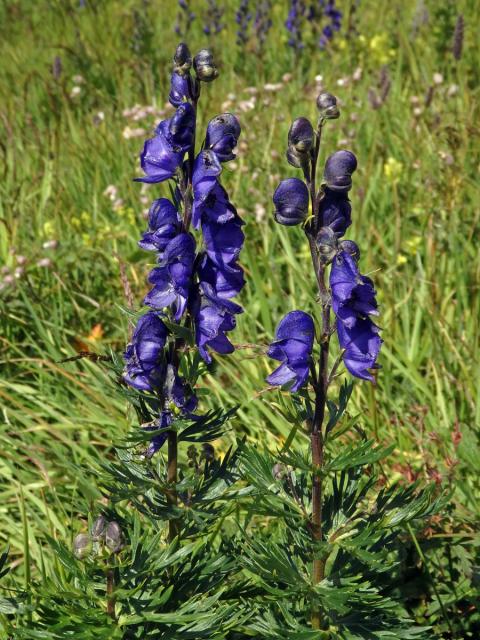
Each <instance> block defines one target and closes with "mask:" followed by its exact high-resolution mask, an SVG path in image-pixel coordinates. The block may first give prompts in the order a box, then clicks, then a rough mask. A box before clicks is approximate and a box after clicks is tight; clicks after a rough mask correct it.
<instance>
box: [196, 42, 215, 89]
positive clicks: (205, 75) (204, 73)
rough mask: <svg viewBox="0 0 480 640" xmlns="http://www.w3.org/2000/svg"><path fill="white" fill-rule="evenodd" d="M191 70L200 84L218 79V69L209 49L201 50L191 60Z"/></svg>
mask: <svg viewBox="0 0 480 640" xmlns="http://www.w3.org/2000/svg"><path fill="white" fill-rule="evenodd" d="M193 68H194V69H195V73H196V74H197V78H198V79H199V80H200V81H202V82H212V80H215V78H217V77H218V69H217V67H216V66H215V62H214V61H213V55H212V52H211V51H210V50H209V49H201V50H200V51H199V52H198V53H197V55H196V56H195V57H194V59H193Z"/></svg>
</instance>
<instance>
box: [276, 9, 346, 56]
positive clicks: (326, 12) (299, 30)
mask: <svg viewBox="0 0 480 640" xmlns="http://www.w3.org/2000/svg"><path fill="white" fill-rule="evenodd" d="M308 25H309V26H310V29H311V31H312V32H313V34H314V35H315V36H316V44H317V46H318V47H319V48H320V49H325V47H326V46H327V44H328V43H329V41H330V40H331V39H332V38H333V36H334V34H335V32H337V31H339V30H340V29H341V26H342V12H341V11H339V10H338V9H337V8H336V7H335V0H317V1H316V2H311V3H310V4H309V5H307V3H306V2H305V0H290V9H289V12H288V17H287V20H286V22H285V26H286V28H287V30H288V31H289V39H288V44H289V46H291V47H292V48H294V49H296V50H297V51H301V50H302V49H304V48H305V45H306V38H305V36H306V35H307V34H306V33H305V30H306V27H307V26H308ZM322 25H323V26H322ZM319 32H320V35H318V33H319Z"/></svg>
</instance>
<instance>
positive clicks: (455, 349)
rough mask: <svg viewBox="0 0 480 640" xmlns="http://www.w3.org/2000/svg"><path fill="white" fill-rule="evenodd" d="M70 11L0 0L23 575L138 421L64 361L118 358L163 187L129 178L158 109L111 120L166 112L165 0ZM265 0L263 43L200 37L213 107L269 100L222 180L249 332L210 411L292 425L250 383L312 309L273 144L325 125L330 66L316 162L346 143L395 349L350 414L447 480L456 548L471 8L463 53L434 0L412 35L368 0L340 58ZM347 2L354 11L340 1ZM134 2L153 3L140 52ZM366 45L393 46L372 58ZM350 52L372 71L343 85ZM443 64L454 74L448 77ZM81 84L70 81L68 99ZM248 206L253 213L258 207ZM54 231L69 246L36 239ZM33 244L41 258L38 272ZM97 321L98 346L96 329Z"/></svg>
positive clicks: (355, 63) (477, 269)
mask: <svg viewBox="0 0 480 640" xmlns="http://www.w3.org/2000/svg"><path fill="white" fill-rule="evenodd" d="M78 4H79V3H77V2H73V0H72V1H71V2H61V1H60V0H57V1H56V2H31V1H28V0H18V1H16V2H8V3H2V5H1V6H0V24H1V25H2V26H0V36H1V39H0V43H1V44H0V55H1V57H0V87H1V89H2V90H1V94H2V100H1V103H0V153H1V157H2V163H1V173H2V175H1V180H0V261H1V262H2V264H4V265H6V266H7V267H9V268H10V270H11V271H13V270H14V269H15V268H16V266H18V262H17V260H18V256H25V258H26V264H25V267H24V273H23V274H22V275H21V277H19V278H18V279H17V280H16V281H15V284H14V285H10V286H5V287H4V288H3V289H2V291H1V292H0V321H1V338H0V362H1V365H2V367H1V370H2V373H1V379H0V398H1V401H0V406H1V421H0V443H1V444H0V447H1V451H2V456H1V459H0V486H1V487H2V488H1V490H0V497H1V500H0V522H1V526H0V546H1V547H4V546H6V545H7V544H8V545H10V561H11V564H12V568H13V576H14V580H16V581H17V582H18V584H19V585H20V584H22V583H23V584H25V583H26V582H27V583H28V582H29V581H30V579H31V578H37V577H38V576H39V575H41V574H43V573H45V572H47V573H48V567H49V566H51V564H52V563H55V562H57V560H56V559H55V557H54V556H53V555H52V554H51V551H50V550H49V548H48V545H46V536H52V537H54V538H59V539H61V540H64V541H68V540H69V539H71V538H72V537H73V535H74V534H75V533H76V532H77V531H78V530H79V529H80V528H81V526H82V521H85V520H86V518H87V511H88V506H89V505H90V504H93V503H94V502H95V501H97V500H99V499H101V495H100V492H99V490H98V488H97V486H96V469H97V468H98V464H99V463H100V462H101V461H102V460H104V459H105V457H106V456H109V455H111V453H112V448H113V446H114V445H115V444H116V443H117V444H118V442H119V441H120V440H121V439H122V437H123V436H124V435H125V434H126V432H127V430H128V428H129V425H130V424H133V416H132V415H130V414H129V413H128V412H127V408H126V406H125V405H124V403H123V402H121V401H119V400H118V396H116V395H115V392H114V389H113V385H112V382H111V380H110V379H109V377H108V374H107V373H106V372H105V371H104V370H103V369H102V368H101V366H100V365H98V364H96V363H93V362H89V361H85V360H82V361H76V362H69V363H63V364H61V363H59V361H60V360H62V359H64V358H67V357H69V356H72V355H74V354H75V353H76V351H75V346H76V345H77V349H78V348H79V347H78V343H79V341H82V342H87V344H89V346H90V348H91V349H92V350H93V351H95V352H98V353H104V352H108V350H109V349H113V350H114V351H116V352H121V350H122V349H123V346H124V344H125V342H126V339H127V335H128V322H127V320H126V317H125V315H124V313H123V312H122V307H123V306H126V304H127V302H126V299H125V294H124V290H123V286H122V281H121V276H120V264H123V265H125V268H126V275H127V278H128V280H129V282H130V285H131V288H132V291H133V295H134V297H135V300H136V301H137V302H139V301H140V300H141V298H142V294H143V293H144V292H145V290H146V281H145V276H146V273H147V271H148V260H149V257H148V256H147V255H146V254H144V253H143V252H141V251H140V250H139V249H138V248H137V246H136V241H137V238H138V236H139V234H140V232H141V231H142V230H143V228H144V224H145V223H144V219H143V215H142V210H143V209H144V208H145V205H144V204H142V202H141V200H140V197H141V195H147V196H148V197H149V198H151V196H152V194H153V193H155V194H158V193H163V192H164V191H163V190H164V189H165V187H162V186H160V187H157V188H154V189H151V190H149V191H148V193H147V194H145V193H143V192H142V190H141V187H140V186H139V184H137V183H134V182H133V181H132V178H133V177H134V176H136V175H139V165H138V152H139V150H140V148H141V146H142V144H143V137H139V138H133V139H125V138H124V137H123V135H122V132H123V131H124V129H125V127H126V126H127V125H128V126H130V127H132V128H134V127H143V128H145V129H146V131H147V132H149V131H151V129H152V127H153V125H154V122H155V118H152V117H149V118H146V119H145V120H142V121H141V122H138V123H135V122H132V121H131V120H129V119H127V118H125V117H124V116H123V115H122V112H123V110H124V109H126V108H131V107H132V106H133V105H134V104H136V103H139V104H142V105H152V104H153V105H155V106H156V107H157V108H158V109H161V108H163V107H164V103H165V101H166V97H167V94H168V89H167V86H168V71H169V68H170V59H171V55H172V51H173V49H174V47H175V45H176V42H177V37H176V35H175V34H174V33H173V29H172V20H171V16H172V15H173V13H174V11H173V6H174V4H175V3H174V2H173V0H169V1H168V2H167V1H166V0H158V1H157V2H154V1H152V2H150V3H149V5H148V7H147V8H146V9H145V8H142V7H143V4H142V3H141V2H140V1H138V2H134V1H133V0H130V1H128V2H119V1H117V0H107V1H105V2H102V3H98V4H97V3H94V4H96V6H97V8H96V9H94V8H93V7H89V8H85V9H80V8H79V6H78ZM274 4H275V15H274V19H275V26H274V33H275V34H276V35H275V37H274V38H273V39H271V40H270V41H269V42H270V45H269V46H267V48H266V50H265V52H264V53H263V54H262V55H261V56H258V55H256V53H255V52H254V51H253V50H247V51H246V52H242V51H241V50H239V49H238V48H237V47H234V46H232V41H233V38H232V27H230V32H229V34H227V33H222V34H220V35H219V36H218V37H217V38H216V39H213V40H212V41H211V43H210V44H212V46H213V47H214V49H215V51H216V53H217V55H218V56H219V58H220V59H221V61H222V66H221V76H220V79H219V80H218V81H217V82H215V83H213V84H212V85H211V86H208V87H207V88H206V89H205V93H206V94H207V95H208V99H203V100H202V118H203V121H204V122H206V121H208V119H209V118H210V117H212V116H213V115H215V114H216V113H218V112H219V111H220V110H221V109H222V103H223V102H224V101H225V100H227V95H228V94H234V97H232V99H231V100H230V101H231V105H230V106H229V107H228V108H229V110H232V111H234V112H235V111H238V103H239V101H241V100H246V99H247V98H249V94H248V93H247V92H245V88H247V87H251V86H255V87H258V88H259V92H258V95H257V102H256V108H255V109H253V110H249V111H245V112H240V114H239V115H240V117H241V122H242V128H243V133H242V139H243V141H244V145H243V146H242V149H241V152H240V154H239V157H238V160H237V161H236V165H237V168H236V169H235V170H230V169H226V170H225V171H224V180H225V183H226V185H227V186H228V189H229V191H230V193H231V196H232V200H233V202H234V203H235V205H236V206H237V207H238V208H239V209H241V210H242V211H243V212H244V213H243V217H244V219H245V222H246V227H245V233H246V245H245V250H244V253H243V258H242V263H243V266H244V267H245V271H246V275H247V282H248V286H247V287H246V289H245V291H244V293H243V294H242V300H241V302H242V304H243V306H244V308H245V313H244V315H243V316H242V317H241V318H240V320H239V325H238V329H237V331H236V333H235V336H234V341H235V342H236V343H237V344H239V345H247V346H244V347H242V348H241V349H239V350H238V351H237V352H236V353H235V354H234V355H233V356H231V357H228V358H218V359H217V364H216V367H215V368H216V371H215V375H212V376H210V377H209V378H208V386H209V388H210V389H211V392H212V393H211V397H209V398H206V399H205V407H207V406H209V405H210V406H213V405H214V404H215V403H218V402H220V403H222V404H224V405H225V406H231V405H233V404H235V403H240V409H239V412H238V418H237V419H236V420H235V422H234V425H233V427H234V434H232V435H231V437H232V438H233V437H234V435H235V436H236V437H241V436H243V435H244V434H247V435H248V437H249V439H250V441H251V442H254V443H259V444H260V445H264V444H269V445H271V444H273V443H275V441H278V442H280V441H281V440H282V439H285V438H286V437H287V436H288V433H289V430H290V425H289V424H288V423H286V422H285V420H284V419H283V417H282V413H281V411H282V409H281V405H280V403H279V396H278V393H277V392H265V393H261V392H262V391H263V390H264V389H265V385H266V383H265V382H264V379H265V376H266V374H267V373H268V371H269V367H271V362H270V363H269V362H268V361H267V359H266V358H265V357H264V356H263V353H264V350H265V346H266V345H267V343H268V341H269V340H270V339H271V337H272V335H273V331H274V328H275V324H276V323H277V321H278V320H279V318H280V317H281V315H283V314H284V313H285V312H287V311H288V310H291V309H294V308H303V309H305V310H308V311H310V312H315V304H314V301H313V297H312V291H313V290H314V277H313V274H312V273H310V272H309V269H310V267H309V260H308V256H307V254H306V252H305V248H304V243H303V242H302V233H301V230H299V229H285V228H280V227H279V226H278V225H275V223H274V221H273V218H272V215H271V209H272V206H271V195H272V193H273V190H274V188H275V186H276V184H277V183H278V181H279V179H280V178H281V177H286V176H289V175H294V170H293V169H292V168H291V167H289V165H288V164H287V162H286V160H285V159H284V148H285V141H286V133H287V131H288V127H289V123H290V121H291V119H292V118H294V117H297V116H299V115H309V116H311V117H315V104H314V97H315V76H316V75H318V74H321V75H322V76H323V83H324V85H325V87H327V88H329V89H330V90H331V91H333V92H334V93H336V95H338V97H339V98H340V100H341V103H342V116H341V118H340V120H338V121H336V122H334V123H331V124H329V125H328V127H327V130H326V133H325V136H324V141H323V145H324V146H323V149H324V151H323V158H325V156H326V154H329V153H331V152H332V151H334V150H335V149H336V147H337V145H339V144H341V145H342V146H345V144H346V143H345V142H344V140H345V138H347V139H348V147H349V148H351V149H352V150H353V151H354V152H355V153H356V155H357V157H358V160H359V169H358V172H357V174H356V175H355V180H354V188H353V190H352V195H351V199H352V206H353V220H354V222H353V226H352V228H351V230H350V231H349V234H348V236H349V237H351V238H355V239H356V240H357V241H358V244H359V245H360V247H361V248H362V252H363V257H362V264H363V269H364V271H366V272H372V273H373V274H374V278H375V283H376V286H377V290H378V292H379V297H380V303H381V310H382V316H381V325H382V327H383V338H384V340H385V344H384V348H383V351H382V357H381V365H382V369H381V371H380V374H379V380H378V386H377V387H376V388H374V389H373V388H371V387H370V386H367V385H361V384H358V385H356V388H355V391H354V407H352V408H351V413H352V414H355V413H361V425H362V427H363V428H364V429H365V430H366V431H367V432H368V433H372V434H375V435H376V436H377V437H378V439H379V440H380V441H382V442H385V443H392V442H393V443H395V445H396V446H395V450H394V453H393V454H392V455H391V457H390V459H389V467H388V469H387V470H386V472H387V474H388V475H389V477H392V478H393V477H402V478H404V479H405V481H408V478H409V477H410V476H415V477H417V476H418V477H419V478H421V479H422V480H424V481H431V480H432V479H434V478H437V479H438V480H439V481H441V482H442V484H443V485H445V486H448V487H451V488H452V490H453V492H454V493H453V505H454V510H453V511H452V512H450V513H449V514H445V515H444V517H442V519H441V522H440V523H439V524H438V527H437V530H436V533H437V534H438V535H439V536H440V535H445V534H448V535H452V536H453V539H454V540H455V536H463V535H467V536H468V535H471V533H472V530H473V523H474V522H475V520H476V518H477V517H478V511H479V507H478V500H479V496H480V491H479V489H480V487H479V481H478V459H479V453H480V451H479V446H478V427H479V422H480V385H479V384H478V380H479V377H480V360H479V358H480V340H479V338H480V336H479V328H478V327H479V322H478V318H479V317H480V296H479V282H480V261H479V259H478V240H477V239H478V231H479V219H480V209H479V206H478V203H479V202H480V193H479V183H478V166H479V165H478V157H479V156H478V149H479V137H478V134H479V129H478V122H479V121H480V112H479V111H480V110H479V107H478V104H479V89H478V87H479V86H480V85H479V80H480V78H479V71H478V70H479V69H480V53H479V49H478V46H477V45H476V42H475V34H476V33H478V27H479V23H478V15H477V11H476V5H475V3H474V2H473V1H467V0H465V1H463V2H460V3H458V8H457V9H456V11H458V12H459V13H460V12H462V13H463V14H464V16H465V24H466V29H465V42H464V48H463V56H462V58H461V59H460V60H459V61H455V60H454V58H453V56H452V54H451V28H452V19H451V17H450V18H449V12H448V11H443V8H444V5H445V7H446V6H447V5H448V3H447V2H445V3H443V2H438V3H437V2H433V1H432V2H429V3H427V4H428V8H429V13H430V17H429V22H428V23H427V24H424V25H423V26H420V27H419V30H418V32H417V33H416V35H413V27H412V23H413V21H414V16H415V7H416V5H417V3H415V2H413V0H410V1H408V2H399V1H397V2H392V3H387V4H388V6H387V4H385V6H383V5H382V16H381V19H380V20H379V16H378V4H377V3H374V2H367V1H366V0H365V2H362V3H360V5H359V8H358V10H357V12H356V14H355V17H354V20H355V25H356V28H357V29H358V33H359V34H360V35H359V36H355V35H352V36H351V37H350V38H347V39H343V38H337V40H336V41H335V43H334V45H333V47H332V48H331V50H328V51H325V52H318V51H316V52H314V53H313V54H312V55H305V56H303V57H302V58H300V59H299V60H296V59H295V57H294V55H293V53H292V51H291V50H290V49H289V48H288V47H287V46H286V42H285V38H286V36H285V34H284V30H283V29H282V24H281V23H282V20H283V19H284V14H285V6H283V5H284V3H274ZM340 4H341V6H343V8H344V10H345V11H346V12H347V13H348V10H349V6H350V4H349V3H348V2H344V3H340ZM233 5H234V3H233V2H229V3H228V9H227V11H228V16H229V22H230V23H232V21H233V15H232V14H233ZM285 5H286V3H285ZM134 9H137V10H138V11H140V12H142V11H146V12H147V14H146V20H145V25H144V31H143V39H142V40H141V42H140V45H139V47H140V48H139V49H138V48H137V50H134V48H133V33H134V19H133V11H134ZM442 11H443V12H442ZM450 13H451V12H450ZM455 16H456V14H455V12H453V20H454V19H455ZM199 22H200V21H199V20H197V22H196V23H194V26H193V28H192V32H191V37H190V36H189V42H190V43H191V47H192V49H195V48H199V47H200V46H203V45H205V44H208V42H207V40H206V38H205V37H204V36H203V34H202V32H201V28H200V24H199ZM377 36H380V38H383V39H384V40H381V39H380V45H381V46H380V49H379V48H378V46H376V45H378V38H377V39H376V37H377ZM382 43H383V44H382ZM55 56H59V57H60V58H61V62H62V67H63V71H62V74H61V76H60V78H59V79H58V80H56V79H55V78H54V77H53V75H52V72H51V67H52V64H53V61H54V58H55ZM385 63H388V64H387V67H386V68H387V69H388V74H389V78H390V82H391V87H390V91H389V94H388V97H387V99H386V102H385V104H384V105H383V106H382V107H381V108H380V109H377V110H374V109H372V107H371V105H370V102H369V99H368V93H369V90H370V89H372V88H376V87H377V85H378V83H379V81H380V80H379V79H380V76H381V73H382V66H383V65H384V64H385ZM358 67H361V69H362V75H361V78H360V79H359V80H357V81H354V80H352V74H353V73H354V71H355V69H357V68H358ZM285 73H291V74H292V79H291V81H290V82H287V83H284V85H283V88H282V89H281V90H280V91H278V92H277V93H271V92H269V91H266V90H264V89H263V85H264V84H265V83H266V82H273V83H276V82H281V81H282V76H283V74H285ZM435 73H437V74H441V75H442V77H443V80H442V82H441V83H440V84H438V85H436V84H434V81H433V77H434V74H435ZM75 75H81V76H82V77H83V82H82V83H80V84H79V83H78V81H75V80H73V76H75ZM345 77H348V78H349V80H348V82H347V83H346V84H344V85H343V86H338V84H337V80H338V79H339V78H345ZM76 85H78V86H80V87H81V91H80V95H78V96H76V97H72V95H71V91H72V88H73V87H74V86H76ZM453 86H454V87H456V89H452V87H453ZM432 87H434V89H433V95H432V96H431V101H430V102H429V103H428V104H425V99H426V96H427V95H428V94H429V92H430V91H431V88H432ZM427 102H428V101H427ZM415 108H417V109H418V110H419V111H418V112H417V115H415V112H414V109H415ZM205 109H207V110H208V112H206V111H205ZM99 112H103V114H104V119H103V121H101V122H99V117H98V113H99ZM341 141H343V142H341ZM385 167H387V170H385ZM389 167H390V168H391V169H392V170H393V173H394V175H391V174H390V175H388V168H389ZM110 184H113V185H115V186H116V187H117V188H118V197H120V198H122V200H123V205H122V207H121V208H120V209H117V210H115V209H114V208H113V207H112V203H111V201H110V200H109V198H108V197H107V196H105V195H104V191H105V189H106V188H107V186H108V185H110ZM259 208H261V209H262V208H263V209H264V210H265V215H264V216H263V217H261V216H259V215H256V214H255V211H257V212H258V210H259ZM49 240H56V241H58V243H59V245H58V248H57V249H44V248H43V244H44V243H45V242H47V241H49ZM42 258H49V259H50V260H51V266H50V267H40V266H37V262H38V260H40V259H42ZM1 277H2V278H3V277H4V275H2V276H1ZM96 325H101V328H102V334H101V337H97V339H93V340H90V342H89V341H88V337H89V336H92V330H93V329H94V327H95V326H96ZM248 345H250V346H248ZM251 345H255V346H251ZM455 434H456V435H457V438H456V439H455ZM220 446H225V444H223V445H220ZM79 469H81V472H80V471H79ZM409 474H410V475H409ZM27 542H28V544H27ZM26 547H28V548H29V553H28V555H26V554H25V549H26Z"/></svg>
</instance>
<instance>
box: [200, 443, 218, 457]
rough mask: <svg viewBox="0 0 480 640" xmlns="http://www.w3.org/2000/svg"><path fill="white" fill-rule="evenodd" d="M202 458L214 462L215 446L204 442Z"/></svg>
mask: <svg viewBox="0 0 480 640" xmlns="http://www.w3.org/2000/svg"><path fill="white" fill-rule="evenodd" d="M202 458H203V459H204V460H205V461H206V462H212V460H214V459H215V448H214V446H213V445H211V444H210V443H209V442H205V443H204V444H202Z"/></svg>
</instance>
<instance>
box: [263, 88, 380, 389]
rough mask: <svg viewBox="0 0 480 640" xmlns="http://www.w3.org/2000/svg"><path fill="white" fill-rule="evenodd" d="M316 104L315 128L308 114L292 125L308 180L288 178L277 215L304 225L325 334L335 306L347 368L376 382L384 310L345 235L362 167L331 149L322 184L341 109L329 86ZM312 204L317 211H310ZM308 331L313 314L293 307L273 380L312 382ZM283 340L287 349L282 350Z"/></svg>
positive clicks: (281, 332) (291, 150)
mask: <svg viewBox="0 0 480 640" xmlns="http://www.w3.org/2000/svg"><path fill="white" fill-rule="evenodd" d="M317 107H318V110H319V119H318V125H317V130H316V131H315V130H314V128H313V126H312V124H311V123H310V121H309V120H308V119H307V118H297V119H296V120H294V121H293V123H292V125H291V127H290V130H289V132H288V148H287V159H288V162H289V163H290V164H291V165H292V166H294V167H296V168H300V169H302V172H303V176H304V180H300V179H299V178H287V179H286V180H282V182H281V183H280V184H279V186H278V187H277V189H276V190H275V193H274V195H273V204H274V206H275V210H274V217H275V220H276V222H278V223H279V224H282V225H286V226H294V225H298V224H301V223H302V224H303V228H304V230H305V233H306V235H307V237H308V240H309V244H310V249H311V253H312V261H313V266H314V269H315V273H316V278H317V281H318V283H319V289H320V290H319V293H320V302H321V304H322V305H323V307H324V312H323V325H324V331H325V332H326V335H325V336H324V337H323V340H324V341H325V340H327V341H328V340H329V337H330V335H329V334H330V328H329V314H330V306H331V308H332V309H333V312H334V313H335V316H336V331H337V336H338V340H339V343H340V347H341V349H342V350H343V360H344V363H345V366H346V368H347V369H348V371H349V372H350V373H351V374H352V375H354V376H356V377H358V378H363V379H366V380H371V381H374V378H373V375H372V374H371V373H370V370H372V369H375V368H376V367H377V365H376V360H377V357H378V354H379V351H380V346H381V343H382V341H381V339H380V336H379V328H378V327H377V326H376V325H375V324H374V323H373V321H372V320H371V318H370V317H371V316H372V315H377V314H378V311H377V303H376V299H375V290H374V288H373V283H372V281H371V280H370V279H369V278H367V277H366V276H363V275H361V274H360V272H359V270H358V267H357V262H358V260H359V258H360V251H359V249H358V246H357V245H356V243H355V242H353V241H351V240H342V237H343V236H344V234H345V232H346V231H347V229H348V227H349V226H350V224H351V205H350V201H349V199H348V192H349V191H350V189H351V187H352V174H353V173H354V172H355V170H356V168H357V159H356V157H355V155H354V154H353V153H352V152H351V151H346V150H341V151H336V152H335V153H333V154H332V155H330V156H329V157H328V158H327V161H326V163H325V167H324V170H323V184H322V185H321V187H320V189H319V190H318V191H317V189H316V185H315V176H316V168H317V160H318V155H319V150H320V132H321V128H322V127H323V126H324V123H325V122H326V121H327V120H330V119H334V118H337V117H338V116H339V111H338V108H337V101H336V98H335V96H333V95H331V94H329V93H322V94H320V95H319V96H318V98H317ZM309 207H311V215H309V214H308V212H309ZM328 265H331V271H330V290H331V296H330V293H329V292H328V285H327V284H326V283H325V269H326V268H327V267H328ZM310 323H311V324H310ZM305 335H309V336H310V335H312V336H313V321H312V319H311V318H310V316H307V315H306V314H304V313H303V312H301V311H295V312H292V313H290V314H287V316H286V317H285V318H284V319H283V320H282V321H281V323H280V325H279V326H278V328H277V333H276V340H275V342H274V343H273V344H272V347H271V348H270V351H269V355H270V356H271V357H273V358H275V359H277V360H280V361H281V362H282V363H283V364H282V366H281V367H279V368H278V369H277V370H276V371H275V372H274V373H273V374H272V375H271V376H269V378H268V381H269V382H270V383H271V384H278V385H283V384H285V383H286V382H289V381H290V380H295V383H294V384H293V385H292V387H291V390H292V391H297V390H298V389H299V388H300V387H301V386H303V385H304V384H306V382H307V380H308V366H306V365H305V363H306V362H308V358H307V357H306V356H307V355H308V357H310V353H311V350H312V343H311V342H310V341H307V342H305V345H306V346H309V350H306V351H304V352H303V354H304V356H305V357H302V358H300V357H299V356H298V345H297V344H296V342H295V340H303V339H304V338H303V337H302V336H305ZM312 339H313V338H312ZM292 341H293V342H292ZM280 346H281V347H282V349H283V352H280V351H279V348H280ZM305 349H306V347H305ZM281 353H284V355H285V354H286V355H285V357H283V358H282V357H279V356H280V354H281ZM327 353H328V352H327ZM296 362H300V363H301V366H300V368H299V367H296V366H293V364H292V363H296ZM305 366H306V368H305ZM292 372H295V373H292ZM303 373H305V375H303ZM321 375H324V372H323V373H321ZM289 376H290V377H289ZM324 384H325V381H324Z"/></svg>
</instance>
